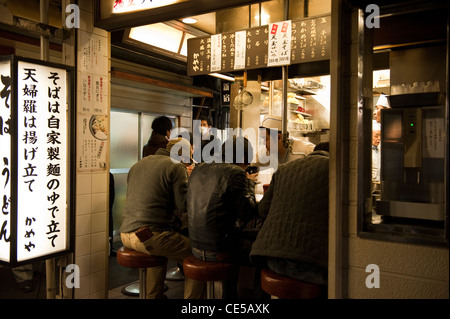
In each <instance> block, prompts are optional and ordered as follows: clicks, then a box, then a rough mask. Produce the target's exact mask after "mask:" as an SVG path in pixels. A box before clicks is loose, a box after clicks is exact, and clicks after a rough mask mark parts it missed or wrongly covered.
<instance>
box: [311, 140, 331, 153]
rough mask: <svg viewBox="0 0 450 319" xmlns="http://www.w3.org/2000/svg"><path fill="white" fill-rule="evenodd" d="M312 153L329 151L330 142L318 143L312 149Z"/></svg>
mask: <svg viewBox="0 0 450 319" xmlns="http://www.w3.org/2000/svg"><path fill="white" fill-rule="evenodd" d="M314 151H327V152H329V151H330V142H320V143H319V144H317V145H316V146H315V147H314Z"/></svg>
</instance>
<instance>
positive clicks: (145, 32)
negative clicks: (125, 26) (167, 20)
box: [129, 23, 183, 53]
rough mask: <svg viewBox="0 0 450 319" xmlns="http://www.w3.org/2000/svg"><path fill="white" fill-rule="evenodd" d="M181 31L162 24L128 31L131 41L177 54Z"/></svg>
mask: <svg viewBox="0 0 450 319" xmlns="http://www.w3.org/2000/svg"><path fill="white" fill-rule="evenodd" d="M182 35H183V31H180V30H177V29H175V28H172V27H170V26H168V25H166V24H164V23H155V24H149V25H145V26H140V27H134V28H131V30H130V35H129V37H130V38H131V39H134V40H137V41H140V42H143V43H146V44H149V45H152V46H155V47H158V48H162V49H164V50H167V51H171V52H175V53H178V49H179V47H180V42H181V38H182Z"/></svg>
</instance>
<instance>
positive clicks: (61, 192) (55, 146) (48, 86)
mask: <svg viewBox="0 0 450 319" xmlns="http://www.w3.org/2000/svg"><path fill="white" fill-rule="evenodd" d="M8 60H9V61H10V66H11V73H10V74H11V76H10V79H11V86H10V89H11V91H10V92H11V94H10V96H11V104H10V105H11V120H10V126H9V129H10V138H11V151H10V160H9V162H10V182H11V183H10V189H11V198H10V220H9V222H10V224H9V229H7V228H6V227H5V229H7V232H8V235H5V236H3V238H1V239H0V249H2V250H5V249H6V248H5V247H6V246H7V245H9V250H10V251H9V258H0V263H6V264H9V265H11V266H17V265H21V264H28V263H31V262H33V261H36V260H45V259H49V258H54V257H57V256H61V255H65V254H68V253H71V252H73V250H74V239H75V232H74V230H75V220H74V217H75V200H74V199H75V185H76V183H75V180H76V172H75V157H74V156H73V155H74V154H75V150H76V149H75V147H76V134H75V133H76V130H75V124H74V123H75V117H76V104H75V83H76V82H75V72H74V68H73V67H69V66H66V65H61V64H56V63H50V62H43V61H40V60H34V59H28V58H22V57H17V56H9V57H3V58H1V59H0V63H2V62H3V61H8ZM24 72H27V74H24ZM34 77H37V78H40V80H36V78H34ZM39 82H41V83H39ZM19 85H20V86H19ZM0 86H1V87H0V91H1V90H2V89H3V86H4V85H3V84H2V83H0ZM59 94H61V95H59ZM1 102H2V103H3V102H4V101H3V100H2V101H1ZM60 102H61V103H60ZM2 106H3V104H2ZM60 148H61V151H60ZM2 161H3V160H2ZM2 196H3V194H2ZM1 201H2V203H3V199H2V200H1ZM2 206H4V204H3V205H2ZM6 241H7V245H5V242H6ZM2 245H3V246H4V247H2ZM4 255H5V252H4V251H2V253H1V255H0V257H1V256H4Z"/></svg>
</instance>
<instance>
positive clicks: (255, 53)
mask: <svg viewBox="0 0 450 319" xmlns="http://www.w3.org/2000/svg"><path fill="white" fill-rule="evenodd" d="M330 39H331V16H330V15H327V16H320V17H314V18H307V19H302V20H298V21H290V20H289V21H282V22H277V23H272V24H270V25H264V26H259V27H254V28H250V29H246V30H242V31H237V32H226V33H222V34H218V35H212V36H207V37H198V38H192V39H189V40H188V57H187V63H188V75H189V76H194V75H201V74H208V73H211V72H233V71H237V70H250V69H259V68H266V67H275V66H279V65H289V64H297V63H305V62H312V61H322V60H328V59H330V44H331V42H330Z"/></svg>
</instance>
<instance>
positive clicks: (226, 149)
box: [222, 136, 253, 165]
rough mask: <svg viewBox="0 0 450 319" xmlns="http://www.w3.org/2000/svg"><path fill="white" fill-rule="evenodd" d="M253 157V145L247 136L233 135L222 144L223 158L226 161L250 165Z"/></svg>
mask: <svg viewBox="0 0 450 319" xmlns="http://www.w3.org/2000/svg"><path fill="white" fill-rule="evenodd" d="M230 144H232V146H230ZM231 150H232V152H233V153H232V154H231ZM252 158H253V147H252V144H251V143H250V142H249V140H248V139H247V138H246V137H243V136H233V138H230V139H228V140H226V141H225V142H224V143H223V144H222V159H223V161H224V162H226V163H233V164H245V165H248V164H250V162H251V160H252Z"/></svg>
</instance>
